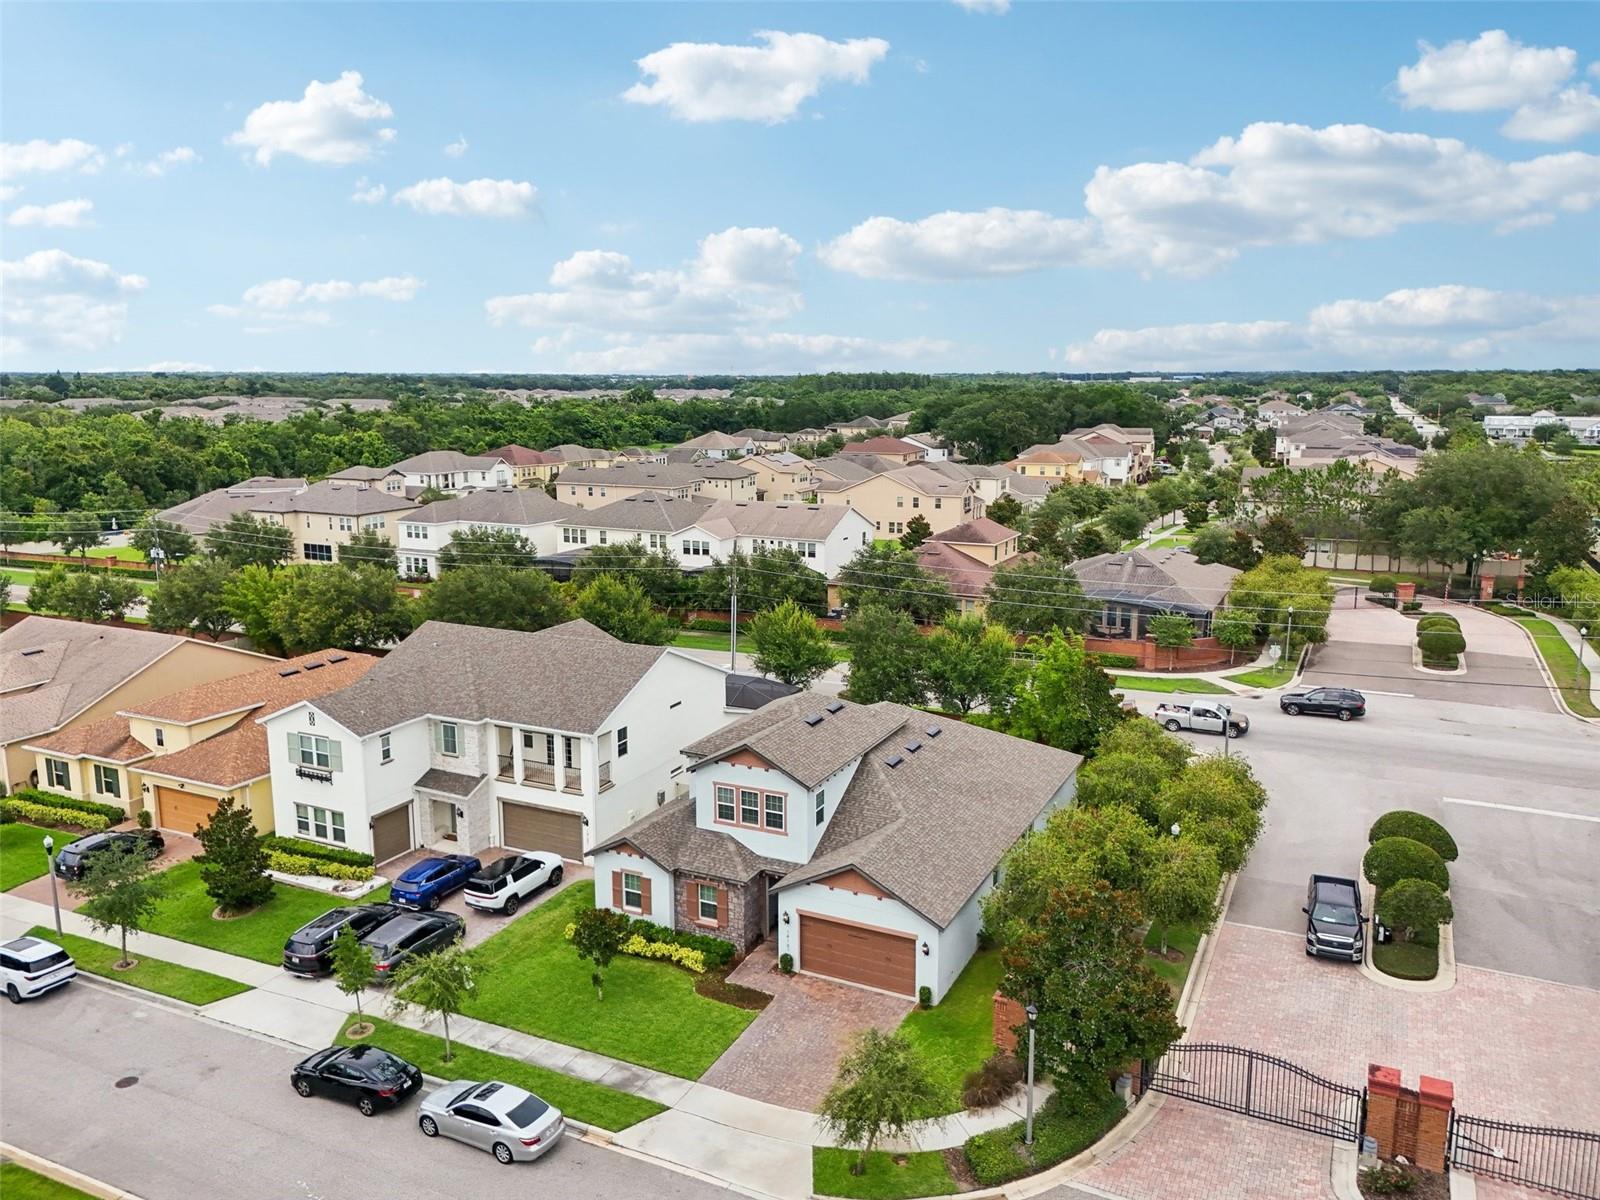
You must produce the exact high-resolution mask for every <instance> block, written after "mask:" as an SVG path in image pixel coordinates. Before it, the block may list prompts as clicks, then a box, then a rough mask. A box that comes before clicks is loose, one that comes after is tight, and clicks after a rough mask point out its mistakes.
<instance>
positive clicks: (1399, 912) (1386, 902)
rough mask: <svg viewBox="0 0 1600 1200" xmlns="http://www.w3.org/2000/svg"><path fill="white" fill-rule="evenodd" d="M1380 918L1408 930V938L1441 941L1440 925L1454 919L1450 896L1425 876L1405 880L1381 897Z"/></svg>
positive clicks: (1432, 943) (1433, 943) (1426, 942)
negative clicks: (1423, 877) (1424, 877)
mask: <svg viewBox="0 0 1600 1200" xmlns="http://www.w3.org/2000/svg"><path fill="white" fill-rule="evenodd" d="M1377 909H1378V920H1380V921H1382V922H1383V923H1384V924H1385V925H1387V926H1388V927H1389V928H1390V929H1399V930H1403V931H1405V932H1406V933H1409V934H1410V935H1411V936H1410V937H1408V938H1407V939H1406V940H1407V941H1415V942H1420V943H1421V944H1422V945H1424V946H1437V945H1438V944H1439V926H1440V925H1442V924H1446V923H1447V922H1449V921H1451V920H1453V919H1454V918H1455V909H1454V907H1452V905H1451V903H1450V897H1449V896H1446V895H1445V894H1444V893H1443V892H1442V891H1440V890H1439V889H1438V888H1437V887H1435V886H1434V885H1433V884H1432V883H1429V882H1428V881H1427V880H1426V879H1402V880H1401V881H1400V882H1399V883H1397V884H1395V885H1394V886H1393V887H1391V888H1385V889H1384V890H1383V892H1382V894H1380V895H1379V896H1378V904H1377Z"/></svg>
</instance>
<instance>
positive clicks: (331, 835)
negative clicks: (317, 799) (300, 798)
mask: <svg viewBox="0 0 1600 1200" xmlns="http://www.w3.org/2000/svg"><path fill="white" fill-rule="evenodd" d="M294 829H295V833H296V834H297V835H298V836H300V837H306V838H313V839H315V840H316V841H319V842H329V843H331V844H334V845H339V846H343V845H345V844H346V843H347V842H348V840H349V838H348V835H347V834H346V832H345V827H344V814H343V813H342V812H339V811H338V810H337V809H332V808H322V807H320V806H318V805H315V804H296V805H295V806H294Z"/></svg>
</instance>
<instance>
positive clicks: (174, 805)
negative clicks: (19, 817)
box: [27, 650, 378, 833]
mask: <svg viewBox="0 0 1600 1200" xmlns="http://www.w3.org/2000/svg"><path fill="white" fill-rule="evenodd" d="M377 661H378V660H377V659H376V658H374V657H372V656H371V655H367V654H353V653H345V652H342V651H330V650H324V651H320V652H318V653H316V654H303V655H301V656H300V657H298V658H291V659H279V660H273V661H272V662H271V665H269V666H266V667H258V668H257V669H256V670H253V671H248V672H246V673H244V674H241V675H234V676H230V677H228V678H225V679H215V680H212V681H210V682H208V683H202V684H200V685H198V686H193V687H187V688H184V689H182V690H181V691H175V692H172V693H170V694H168V695H164V696H157V697H154V698H151V699H147V700H138V701H130V702H129V707H127V708H125V709H123V710H122V711H120V712H118V713H117V714H116V715H114V716H110V717H106V718H103V719H101V720H98V721H93V722H90V723H89V724H87V725H83V726H81V727H79V728H76V729H70V730H64V731H62V732H59V733H54V734H50V735H48V736H46V737H42V738H38V739H35V740H34V741H32V742H30V743H29V744H28V746H27V749H28V750H30V751H31V752H32V753H33V755H34V758H35V762H36V763H37V770H38V772H39V776H40V778H41V779H51V780H55V781H56V782H57V783H60V784H61V785H62V786H56V787H52V788H51V789H50V790H52V791H59V792H63V793H65V794H67V795H71V796H77V797H80V798H81V799H85V800H99V801H102V802H106V803H112V804H121V805H123V806H125V807H126V808H127V809H128V811H129V813H130V814H132V813H135V812H138V811H139V810H140V809H141V808H148V809H149V810H150V812H151V816H152V818H153V819H154V821H155V824H156V826H157V827H158V828H161V829H170V830H174V831H176V832H178V833H193V832H194V831H195V830H196V829H197V828H199V826H200V825H201V824H203V823H204V822H205V821H207V820H209V819H210V817H211V814H212V813H214V812H215V811H216V808H217V804H218V803H219V802H220V801H222V800H223V799H224V798H232V799H233V800H234V801H235V802H236V803H238V804H241V805H244V806H246V807H248V808H249V809H250V812H251V815H252V816H253V817H254V819H255V824H256V829H257V830H259V831H260V832H262V833H269V832H271V831H272V827H273V816H272V781H271V769H270V764H269V761H268V755H267V735H266V731H265V730H264V729H263V728H262V727H261V726H260V725H258V724H256V720H255V719H256V717H258V716H262V715H264V714H266V713H269V712H275V711H277V710H278V709H280V708H283V707H285V706H286V705H289V704H293V703H295V702H297V701H300V700H305V699H310V698H313V697H316V696H321V695H325V694H326V693H328V692H330V691H334V690H336V689H338V688H341V687H344V686H346V685H348V684H350V683H354V682H355V681H356V680H357V679H359V678H361V676H363V675H365V674H366V673H367V671H368V670H369V669H370V668H371V667H372V666H373V664H375V663H376V662H377Z"/></svg>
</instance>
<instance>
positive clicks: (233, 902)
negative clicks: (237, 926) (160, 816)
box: [194, 796, 273, 914]
mask: <svg viewBox="0 0 1600 1200" xmlns="http://www.w3.org/2000/svg"><path fill="white" fill-rule="evenodd" d="M194 836H195V838H196V839H197V840H198V841H199V842H200V847H201V849H202V851H204V853H202V854H201V855H199V857H197V858H196V859H195V862H197V863H198V864H199V865H200V880H201V882H202V883H204V884H205V888H206V894H207V895H208V896H210V897H211V899H212V900H214V901H216V904H217V908H218V909H220V910H221V911H222V912H223V913H229V914H231V913H241V912H248V911H249V910H250V909H252V908H257V907H259V906H260V905H263V904H265V903H266V902H267V901H268V900H270V899H272V888H273V884H272V878H271V876H269V875H268V874H267V851H266V847H265V846H263V845H262V844H261V835H260V834H259V833H257V832H256V823H255V820H254V819H253V818H252V817H251V815H250V810H249V809H248V808H244V807H240V806H238V805H237V804H235V802H234V799H233V797H232V796H228V797H226V798H224V799H223V800H222V801H220V802H219V803H218V804H217V807H216V811H214V812H213V813H212V814H211V816H210V817H209V818H208V819H207V820H206V821H205V822H203V823H202V824H201V826H200V827H199V828H198V829H196V830H195V834H194Z"/></svg>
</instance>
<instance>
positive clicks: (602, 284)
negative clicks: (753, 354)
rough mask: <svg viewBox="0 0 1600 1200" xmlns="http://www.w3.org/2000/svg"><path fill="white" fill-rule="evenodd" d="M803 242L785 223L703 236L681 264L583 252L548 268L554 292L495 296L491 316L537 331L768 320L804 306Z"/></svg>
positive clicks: (685, 327) (713, 326)
mask: <svg viewBox="0 0 1600 1200" xmlns="http://www.w3.org/2000/svg"><path fill="white" fill-rule="evenodd" d="M799 255H800V244H799V243H798V242H796V241H795V240H794V239H793V238H792V237H790V236H789V235H788V234H786V233H784V232H783V231H781V230H779V229H770V228H769V229H741V228H737V227H734V228H729V229H725V230H723V231H722V232H721V233H714V234H711V235H710V236H708V237H706V238H703V239H701V241H700V246H699V252H698V254H696V256H695V257H694V258H693V259H691V260H690V261H689V262H687V263H685V264H684V265H683V266H682V267H680V268H679V269H677V270H667V271H639V270H636V269H635V268H634V266H633V262H632V260H631V259H629V258H628V256H627V255H626V254H619V253H617V252H616V251H612V250H581V251H579V252H578V253H577V254H574V255H572V256H571V257H570V258H567V259H564V260H563V261H561V262H559V263H557V264H556V265H555V266H554V267H553V268H552V269H551V272H550V286H551V288H552V289H554V290H551V291H546V292H530V293H526V294H522V295H511V296H495V297H492V298H491V299H490V300H488V301H487V302H486V303H485V310H486V311H487V313H488V315H489V319H490V321H491V322H492V323H494V324H496V325H504V324H507V323H513V324H519V325H525V326H528V327H530V328H538V329H553V330H560V329H581V330H589V331H612V332H625V331H645V330H654V331H662V332H674V333H688V332H700V331H708V330H721V329H725V328H726V327H727V326H728V325H730V324H736V325H737V324H751V323H760V322H770V321H775V320H779V319H782V318H784V317H787V316H791V315H793V314H794V313H796V312H798V311H799V309H800V307H801V303H802V302H801V298H800V293H799V290H798V288H797V286H796V285H795V282H794V261H795V259H796V258H798V257H799Z"/></svg>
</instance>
